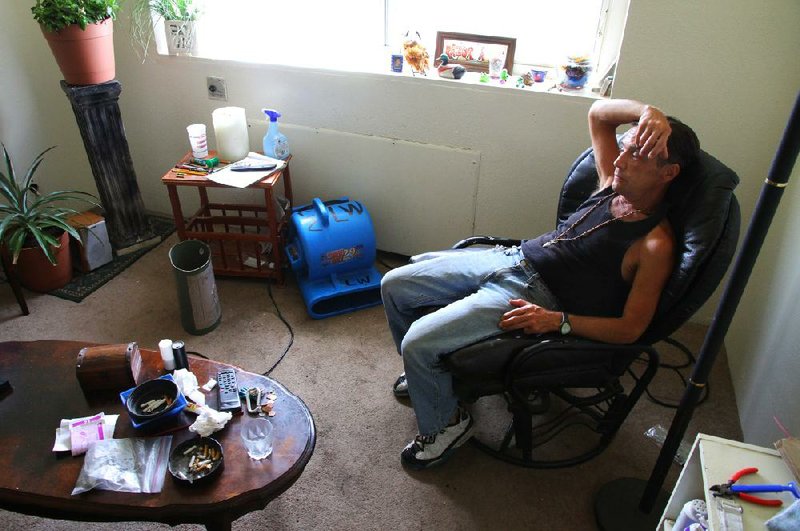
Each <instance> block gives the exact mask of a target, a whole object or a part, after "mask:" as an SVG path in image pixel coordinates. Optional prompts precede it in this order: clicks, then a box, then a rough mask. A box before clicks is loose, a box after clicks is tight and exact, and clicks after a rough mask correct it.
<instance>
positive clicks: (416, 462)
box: [400, 408, 473, 470]
mask: <svg viewBox="0 0 800 531" xmlns="http://www.w3.org/2000/svg"><path fill="white" fill-rule="evenodd" d="M472 428H473V420H472V417H471V416H470V414H469V413H468V412H467V410H465V409H460V408H459V421H458V423H457V424H453V425H452V426H447V427H446V428H445V429H443V430H442V431H440V432H439V433H437V434H435V435H417V436H416V437H414V440H413V441H411V442H410V443H408V445H407V446H406V447H405V448H404V449H403V452H402V453H401V454H400V462H401V463H402V464H403V465H404V466H407V467H408V468H412V469H414V470H422V469H423V468H428V467H431V466H434V465H438V464H441V463H443V462H445V461H446V460H447V459H449V458H450V456H451V455H452V454H453V452H454V451H455V449H456V448H458V447H459V446H461V445H462V444H464V443H465V442H467V441H468V440H469V438H470V437H471V435H472Z"/></svg>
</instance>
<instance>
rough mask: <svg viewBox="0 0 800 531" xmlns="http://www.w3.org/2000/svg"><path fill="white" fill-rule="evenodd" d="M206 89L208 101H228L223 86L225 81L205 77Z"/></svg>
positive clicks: (226, 91)
mask: <svg viewBox="0 0 800 531" xmlns="http://www.w3.org/2000/svg"><path fill="white" fill-rule="evenodd" d="M206 87H207V88H208V97H209V99H212V100H222V101H228V88H227V87H226V86H225V80H224V79H222V78H221V77H207V78H206Z"/></svg>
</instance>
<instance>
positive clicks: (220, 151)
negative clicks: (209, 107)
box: [211, 107, 250, 161]
mask: <svg viewBox="0 0 800 531" xmlns="http://www.w3.org/2000/svg"><path fill="white" fill-rule="evenodd" d="M211 118H212V120H213V122H214V136H215V137H216V139H217V156H218V157H219V158H220V160H225V161H237V160H241V159H243V158H245V157H246V156H247V153H248V152H249V151H250V138H249V136H248V135H247V119H246V118H245V114H244V109H243V108H241V107H221V108H219V109H214V111H213V112H212V113H211Z"/></svg>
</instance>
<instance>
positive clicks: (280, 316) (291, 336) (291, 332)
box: [262, 282, 294, 376]
mask: <svg viewBox="0 0 800 531" xmlns="http://www.w3.org/2000/svg"><path fill="white" fill-rule="evenodd" d="M267 292H268V293H269V298H270V300H271V301H272V305H273V306H275V311H276V312H277V314H278V319H280V320H281V322H282V323H283V324H284V325H285V326H286V329H287V330H288V331H289V344H288V345H286V348H285V349H284V350H283V354H281V357H280V358H278V361H276V362H275V364H274V365H273V366H272V367H270V368H269V370H267V371H266V372H264V373H262V374H263V375H264V376H269V375H270V373H272V371H274V370H275V367H277V366H278V364H279V363H280V362H281V361H283V358H284V357H285V356H286V353H287V352H289V349H290V348H292V344H293V343H294V330H293V329H292V325H290V324H289V322H288V321H287V320H286V319H285V318H284V317H283V314H282V313H281V309H280V308H278V303H277V302H276V301H275V297H274V296H273V295H272V283H271V282H268V283H267Z"/></svg>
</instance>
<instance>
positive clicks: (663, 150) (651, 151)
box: [626, 105, 672, 159]
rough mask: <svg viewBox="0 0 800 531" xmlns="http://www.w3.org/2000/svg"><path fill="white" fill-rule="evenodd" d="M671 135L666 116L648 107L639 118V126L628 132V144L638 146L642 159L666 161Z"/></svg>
mask: <svg viewBox="0 0 800 531" xmlns="http://www.w3.org/2000/svg"><path fill="white" fill-rule="evenodd" d="M671 133H672V127H670V125H669V120H667V116H666V115H665V114H664V113H663V112H661V111H660V110H658V109H657V108H655V107H651V106H649V105H648V106H647V107H646V108H645V110H644V112H643V113H642V115H641V117H639V124H638V125H637V126H636V127H635V128H634V129H632V130H631V131H630V134H631V136H632V137H631V139H630V142H631V143H632V144H634V145H635V146H638V148H639V153H640V154H641V156H643V157H647V158H651V159H654V158H662V159H666V158H667V157H668V156H669V152H668V151H667V140H668V139H669V135H670V134H671ZM626 136H628V135H626Z"/></svg>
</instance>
